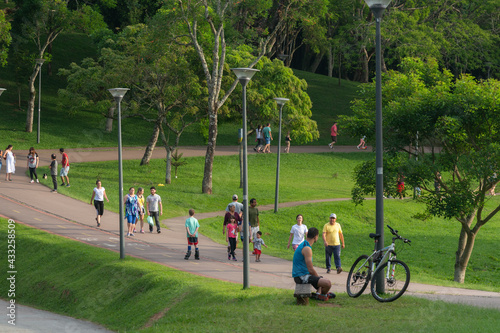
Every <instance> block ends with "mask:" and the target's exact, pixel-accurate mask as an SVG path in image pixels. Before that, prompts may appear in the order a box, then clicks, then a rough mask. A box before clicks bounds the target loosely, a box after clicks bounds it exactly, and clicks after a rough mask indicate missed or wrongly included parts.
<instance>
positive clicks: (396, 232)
mask: <svg viewBox="0 0 500 333" xmlns="http://www.w3.org/2000/svg"><path fill="white" fill-rule="evenodd" d="M387 228H389V230H390V231H391V234H393V235H394V236H396V237H395V239H401V240H402V241H403V242H404V243H406V244H408V245H411V244H410V243H411V240H409V239H407V238H404V237H401V236H400V235H399V234H398V231H397V230H394V229H392V228H391V226H390V225H387Z"/></svg>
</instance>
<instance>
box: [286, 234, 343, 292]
mask: <svg viewBox="0 0 500 333" xmlns="http://www.w3.org/2000/svg"><path fill="white" fill-rule="evenodd" d="M318 237H319V231H318V229H316V228H311V229H309V230H308V231H307V238H306V240H304V241H303V242H302V243H300V245H299V246H298V247H297V249H296V250H295V253H294V254H293V261H292V277H293V280H294V281H295V283H296V284H311V285H312V286H313V287H314V288H315V289H316V291H317V298H318V299H321V300H324V301H326V300H328V299H330V298H334V297H335V294H334V293H330V292H329V291H330V288H331V287H332V282H331V281H330V280H328V279H324V278H322V277H320V276H319V275H318V273H317V272H316V270H315V269H314V266H313V258H312V255H313V252H312V246H313V244H314V243H316V241H317V240H318Z"/></svg>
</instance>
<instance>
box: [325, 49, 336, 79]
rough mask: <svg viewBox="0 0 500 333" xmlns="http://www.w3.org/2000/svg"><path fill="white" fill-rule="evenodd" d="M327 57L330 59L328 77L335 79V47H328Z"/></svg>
mask: <svg viewBox="0 0 500 333" xmlns="http://www.w3.org/2000/svg"><path fill="white" fill-rule="evenodd" d="M326 56H327V59H328V77H333V63H334V61H335V58H334V56H333V47H332V46H331V45H330V46H329V47H328V53H327V54H326Z"/></svg>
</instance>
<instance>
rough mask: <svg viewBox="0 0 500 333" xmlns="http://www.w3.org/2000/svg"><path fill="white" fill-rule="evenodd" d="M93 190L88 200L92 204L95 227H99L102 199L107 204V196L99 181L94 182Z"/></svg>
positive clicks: (102, 211) (102, 210)
mask: <svg viewBox="0 0 500 333" xmlns="http://www.w3.org/2000/svg"><path fill="white" fill-rule="evenodd" d="M95 185H96V186H95V187H94V190H93V191H92V197H91V198H90V204H91V205H92V203H94V207H95V211H96V215H97V216H96V218H95V221H96V222H97V227H98V228H99V227H100V226H101V217H102V215H103V214H104V199H106V201H107V202H109V199H108V196H107V195H106V189H105V188H104V187H102V184H101V181H100V180H97V181H96V182H95Z"/></svg>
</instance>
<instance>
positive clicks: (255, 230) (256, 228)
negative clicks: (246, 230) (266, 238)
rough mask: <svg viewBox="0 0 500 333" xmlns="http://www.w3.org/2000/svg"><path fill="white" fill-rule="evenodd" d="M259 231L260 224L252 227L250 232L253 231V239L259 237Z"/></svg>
mask: <svg viewBox="0 0 500 333" xmlns="http://www.w3.org/2000/svg"><path fill="white" fill-rule="evenodd" d="M257 231H259V226H256V227H250V232H251V236H252V239H255V238H257Z"/></svg>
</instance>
